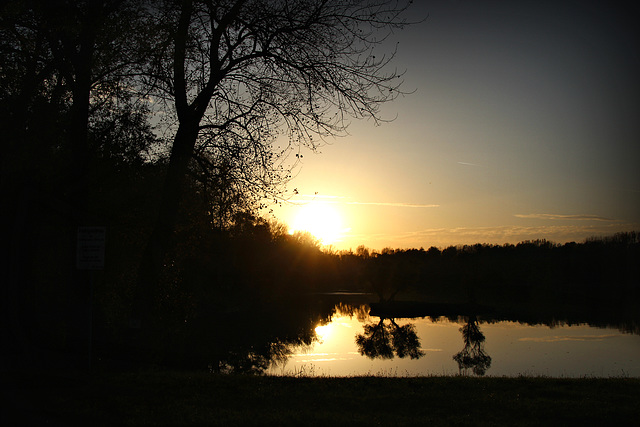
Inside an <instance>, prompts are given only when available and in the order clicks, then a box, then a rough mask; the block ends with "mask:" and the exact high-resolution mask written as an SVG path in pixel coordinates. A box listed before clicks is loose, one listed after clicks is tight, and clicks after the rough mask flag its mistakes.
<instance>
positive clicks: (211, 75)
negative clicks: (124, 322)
mask: <svg viewBox="0 0 640 427" xmlns="http://www.w3.org/2000/svg"><path fill="white" fill-rule="evenodd" d="M405 8H406V6H399V5H398V3H396V2H390V1H374V2H371V1H351V0H349V1H344V0H330V1H320V0H317V1H311V2H309V1H290V2H273V1H270V0H236V1H232V2H222V1H220V2H217V1H215V2H211V1H198V0H185V1H181V2H175V1H165V2H161V3H160V6H158V7H155V8H153V9H152V14H151V15H150V19H149V23H150V24H151V25H153V28H154V29H155V30H156V36H155V37H154V38H153V39H152V40H151V44H152V45H153V49H151V51H153V52H157V55H156V56H155V57H151V61H150V63H149V65H150V66H149V67H148V69H147V75H148V76H149V84H150V85H151V87H152V88H153V89H154V90H153V94H154V96H155V97H156V98H157V99H158V100H160V101H163V102H166V103H167V105H169V106H170V109H172V110H173V111H175V117H176V119H177V123H176V126H175V134H174V137H173V142H172V145H171V155H170V161H169V164H168V170H167V176H166V180H165V184H164V187H163V190H162V191H163V192H162V201H161V205H160V208H159V215H158V220H157V222H156V226H155V228H154V231H153V234H152V236H151V238H150V240H149V244H148V246H147V249H146V251H145V254H144V256H143V261H142V263H141V267H140V273H139V279H138V288H137V292H136V307H137V308H136V309H135V312H136V313H135V314H134V317H138V318H139V317H140V316H141V314H142V313H143V312H144V311H145V310H146V309H145V308H144V307H146V306H148V300H149V295H150V294H152V292H153V290H154V288H155V286H157V283H158V278H159V271H160V270H161V267H162V265H163V261H164V257H165V255H166V253H167V248H168V247H169V245H170V240H171V234H172V232H173V229H174V225H175V221H176V215H177V213H178V209H179V204H180V199H181V192H182V188H183V183H184V179H185V176H186V174H187V172H188V170H189V167H190V164H191V162H192V159H193V158H194V156H196V155H197V156H198V157H199V158H207V157H208V156H209V157H208V158H210V159H211V158H213V159H215V161H214V163H213V165H214V166H216V165H217V164H218V162H217V160H218V159H219V158H220V157H219V154H220V151H221V150H222V151H226V152H228V153H230V154H231V155H233V156H235V157H236V158H237V159H238V161H240V162H241V163H240V164H241V167H240V171H242V172H243V173H244V174H245V175H246V176H247V177H248V179H246V180H244V181H242V182H241V184H243V185H245V186H246V188H247V190H248V191H258V192H260V193H262V194H261V195H264V193H265V192H269V191H272V190H273V189H274V186H275V185H277V184H278V183H280V182H282V180H283V178H286V175H287V171H286V168H280V162H281V160H282V156H286V154H287V152H288V149H286V148H285V149H284V150H283V149H278V148H277V147H275V146H274V145H273V144H274V142H275V140H276V137H277V136H278V134H279V133H280V132H281V129H282V128H283V127H284V129H286V135H288V137H289V140H290V143H289V144H294V145H297V144H306V145H308V146H310V147H312V148H313V147H315V146H316V145H317V143H316V142H315V140H314V139H313V138H314V136H316V137H317V136H318V135H319V136H320V137H322V136H326V135H335V134H338V133H340V132H341V131H342V130H343V129H344V128H345V126H346V118H347V117H348V116H353V117H371V118H373V119H375V120H379V110H378V107H379V106H380V104H381V103H383V102H386V101H389V100H391V99H393V98H395V97H396V96H397V93H398V88H399V84H400V80H399V79H398V75H397V74H396V73H394V72H391V73H389V74H386V73H385V71H384V70H385V67H386V66H387V65H388V64H389V61H390V60H391V58H392V57H393V55H391V56H378V57H376V56H375V54H376V53H377V52H374V48H375V47H376V46H377V45H379V44H381V43H382V41H383V40H384V37H385V34H382V35H381V36H380V37H379V36H378V35H379V31H380V30H383V31H388V30H391V29H393V28H399V27H401V26H402V25H403V24H404V22H403V21H402V20H401V19H400V12H402V11H403V10H404V9H405ZM167 111H169V109H167ZM283 175H284V176H283Z"/></svg>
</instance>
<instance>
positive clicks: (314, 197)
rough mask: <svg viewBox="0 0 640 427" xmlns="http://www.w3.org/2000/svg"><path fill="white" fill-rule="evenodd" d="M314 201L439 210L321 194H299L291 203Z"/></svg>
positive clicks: (422, 206)
mask: <svg viewBox="0 0 640 427" xmlns="http://www.w3.org/2000/svg"><path fill="white" fill-rule="evenodd" d="M312 201H318V202H322V203H327V204H344V205H366V206H391V207H399V208H439V207H440V205H438V204H433V203H431V204H424V203H404V202H375V201H374V202H359V201H354V200H350V198H348V197H344V196H330V195H320V194H299V195H297V196H296V197H295V198H292V199H290V200H289V203H293V204H294V205H299V204H306V203H310V202H312Z"/></svg>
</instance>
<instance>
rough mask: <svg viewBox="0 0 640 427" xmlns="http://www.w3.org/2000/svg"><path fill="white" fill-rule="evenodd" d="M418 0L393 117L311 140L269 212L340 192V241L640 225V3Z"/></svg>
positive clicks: (406, 244)
mask: <svg viewBox="0 0 640 427" xmlns="http://www.w3.org/2000/svg"><path fill="white" fill-rule="evenodd" d="M414 3H416V4H415V5H414V7H413V8H412V12H411V13H410V16H411V17H417V18H420V17H426V16H427V15H428V18H427V19H426V20H425V21H424V22H423V23H420V24H417V25H414V26H411V27H409V28H407V29H405V30H404V31H402V32H401V33H399V34H397V35H396V38H395V40H396V41H398V42H399V44H398V49H399V50H398V54H397V57H396V60H395V62H394V64H395V65H396V66H397V67H398V69H400V70H403V69H406V74H405V76H404V81H405V86H404V89H405V90H406V91H413V93H411V94H410V95H407V96H404V97H401V98H399V99H397V100H396V101H394V102H392V103H389V104H387V105H385V106H384V107H383V117H385V118H394V117H395V120H393V121H392V122H390V123H384V124H382V125H380V126H375V125H374V124H373V123H372V122H370V121H354V122H353V123H352V124H351V126H350V127H349V136H346V137H343V138H338V139H335V140H330V141H327V142H328V144H327V145H325V146H324V147H322V148H320V150H319V153H318V154H313V153H310V152H305V153H304V158H303V163H302V166H301V168H300V169H299V170H297V171H296V176H295V178H294V179H293V181H292V182H291V183H290V184H289V188H297V189H298V191H299V193H300V194H299V195H298V196H296V197H293V198H292V199H291V202H290V203H285V204H283V206H282V207H275V208H274V215H275V217H276V218H277V219H278V220H280V221H282V222H285V223H287V224H289V225H291V224H293V223H294V222H295V221H296V220H297V219H296V217H297V215H298V212H299V211H300V209H302V208H303V207H304V206H305V205H308V204H310V203H311V204H313V203H320V202H321V203H324V204H325V206H326V205H329V206H331V207H332V208H334V209H335V210H336V211H337V212H338V213H339V215H340V216H341V218H342V232H341V235H340V237H339V239H338V240H337V241H335V242H334V243H333V247H334V248H336V249H349V248H352V249H355V248H356V247H357V246H358V245H360V244H364V245H365V246H367V247H369V248H372V249H382V248H384V247H393V248H420V247H423V248H428V247H430V246H437V247H446V246H449V245H458V244H473V243H490V244H504V243H517V242H519V241H522V240H528V239H539V238H544V239H548V240H552V241H554V242H557V243H564V242H567V241H577V242H579V241H583V240H584V239H585V238H587V237H589V236H594V235H595V236H598V235H609V234H613V233H615V232H618V231H631V230H639V229H640V165H639V161H640V139H639V137H640V114H639V113H640V84H639V79H638V77H637V76H639V75H640V57H639V50H640V49H639V46H638V40H639V39H640V34H639V31H638V29H637V28H638V25H637V18H638V17H639V13H638V6H623V5H624V4H625V3H622V2H621V3H617V2H609V1H607V2H586V3H585V2H572V1H561V2H552V1H535V2H533V1H532V2H520V1H518V2H509V1H477V2H471V1H435V2H426V1H425V2H423V1H420V2H418V1H416V2H414ZM316 193H317V194H316ZM311 200H313V202H312V201H311ZM298 220H299V218H298Z"/></svg>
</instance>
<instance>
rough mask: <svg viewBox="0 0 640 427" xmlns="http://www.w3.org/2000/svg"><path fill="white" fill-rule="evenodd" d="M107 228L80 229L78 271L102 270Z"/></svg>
mask: <svg viewBox="0 0 640 427" xmlns="http://www.w3.org/2000/svg"><path fill="white" fill-rule="evenodd" d="M106 235H107V229H106V227H78V245H77V249H76V267H77V268H78V270H102V269H103V268H104V247H105V241H106Z"/></svg>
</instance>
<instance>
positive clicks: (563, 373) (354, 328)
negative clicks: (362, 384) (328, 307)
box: [269, 313, 640, 377]
mask: <svg viewBox="0 0 640 427" xmlns="http://www.w3.org/2000/svg"><path fill="white" fill-rule="evenodd" d="M379 320H380V319H379V318H377V317H371V318H369V319H367V320H366V321H365V322H364V323H363V322H361V321H359V320H358V319H357V318H356V317H355V316H353V317H350V316H348V315H342V314H339V313H338V314H336V315H335V316H333V318H332V321H331V322H330V323H328V324H326V325H318V327H317V328H316V334H317V335H318V342H316V343H314V344H313V345H312V346H311V347H309V348H307V349H302V348H301V349H300V350H299V351H297V350H294V352H293V355H292V356H291V357H290V358H289V359H288V360H287V362H286V363H285V364H284V365H279V366H276V367H272V368H271V369H270V370H269V373H270V374H273V375H301V376H305V375H306V376H357V375H380V376H401V377H402V376H420V375H457V374H459V367H458V364H457V363H456V361H455V360H454V359H453V356H454V355H456V354H458V353H460V352H461V350H463V348H464V346H465V345H464V341H463V337H462V333H461V330H460V329H461V328H462V327H463V326H464V325H465V322H464V321H462V320H461V321H460V322H451V321H449V320H447V319H444V318H441V319H437V320H436V321H434V320H431V319H429V318H423V319H396V323H397V324H398V325H400V326H402V325H406V324H408V323H412V324H414V325H415V328H416V331H417V334H418V338H419V339H420V345H421V350H422V351H423V352H424V353H425V355H424V356H423V357H421V358H419V359H417V360H412V359H410V358H409V357H406V358H403V359H401V358H398V357H394V358H393V359H391V360H381V359H373V360H372V359H370V358H368V357H365V356H363V355H361V354H360V353H359V352H358V347H357V345H356V342H355V338H356V336H357V335H358V334H362V333H363V330H364V325H365V324H371V323H372V322H377V321H379ZM478 326H479V328H480V331H481V332H482V334H484V336H485V342H484V351H485V352H486V354H487V355H488V356H489V357H490V358H491V364H490V367H489V368H488V370H487V372H486V375H487V376H517V375H531V376H538V375H543V376H552V377H585V376H586V377H612V376H613V377H619V376H630V377H640V336H638V335H632V334H625V333H622V332H620V331H618V330H617V329H605V328H595V327H590V326H587V325H580V326H557V327H554V328H549V327H548V326H529V325H524V324H519V323H516V322H497V323H491V324H489V323H482V322H480V323H478Z"/></svg>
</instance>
